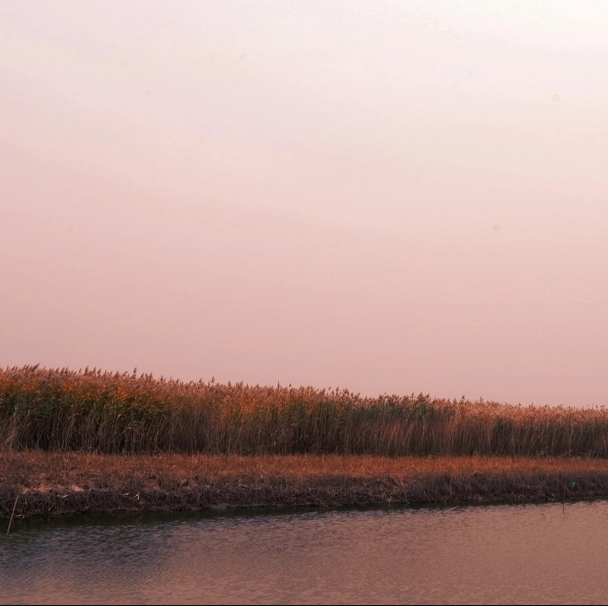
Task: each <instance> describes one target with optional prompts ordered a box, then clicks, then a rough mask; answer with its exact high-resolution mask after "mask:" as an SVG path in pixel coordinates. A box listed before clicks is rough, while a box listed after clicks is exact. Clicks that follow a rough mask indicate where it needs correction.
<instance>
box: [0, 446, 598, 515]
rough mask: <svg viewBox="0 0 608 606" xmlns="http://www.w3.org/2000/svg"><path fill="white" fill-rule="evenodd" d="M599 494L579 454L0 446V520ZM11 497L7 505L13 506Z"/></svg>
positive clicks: (593, 466)
mask: <svg viewBox="0 0 608 606" xmlns="http://www.w3.org/2000/svg"><path fill="white" fill-rule="evenodd" d="M606 497H608V461H606V460H601V459H582V458H574V457H572V458H525V457H427V458H416V457H398V458H384V457H372V456H335V455H332V456H307V455H294V456H250V457H241V456H235V455H228V456H211V455H173V454H162V455H154V456H152V455H99V454H86V453H48V452H43V451H30V452H18V451H0V517H1V518H4V519H8V518H10V516H11V513H12V510H13V507H15V516H16V517H29V516H35V515H60V514H74V513H106V512H108V513H109V512H138V511H172V510H173V511H179V510H196V509H205V508H228V507H251V506H259V507H262V506H265V507H272V506H285V507H299V506H302V507H310V506H313V507H342V506H383V505H393V504H432V503H441V504H453V505H456V504H466V503H496V502H505V503H525V502H540V501H559V502H561V501H562V500H571V499H588V498H606ZM15 502H16V506H15Z"/></svg>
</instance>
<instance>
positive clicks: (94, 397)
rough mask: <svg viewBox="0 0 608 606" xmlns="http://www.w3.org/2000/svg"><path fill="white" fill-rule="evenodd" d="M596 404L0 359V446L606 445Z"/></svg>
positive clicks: (328, 448) (408, 452)
mask: <svg viewBox="0 0 608 606" xmlns="http://www.w3.org/2000/svg"><path fill="white" fill-rule="evenodd" d="M607 436H608V410H607V409H605V408H583V409H578V408H572V407H568V408H566V407H549V406H543V407H535V406H527V407H523V406H521V405H520V406H511V405H507V404H499V403H495V402H484V401H483V400H480V401H476V402H471V401H468V400H465V399H461V400H444V399H434V398H431V397H429V396H428V395H423V394H420V395H418V396H416V395H413V394H412V395H409V396H396V395H386V394H385V395H381V396H379V397H377V398H364V397H361V396H359V395H357V394H352V393H350V392H349V391H348V390H346V389H345V390H339V389H335V390H324V389H314V388H312V387H298V388H294V387H291V386H289V387H282V386H277V387H263V386H259V385H256V386H250V385H244V384H242V383H238V384H230V383H229V384H227V385H222V384H216V383H214V382H213V381H211V382H202V381H200V382H190V383H184V382H181V381H177V380H173V379H169V380H167V379H164V378H160V379H155V378H153V377H152V376H151V375H141V376H137V374H136V373H135V372H134V373H133V374H128V373H125V374H120V373H108V372H102V371H100V370H97V369H93V370H89V369H85V370H83V371H78V372H74V371H71V370H68V369H61V370H59V369H58V370H52V369H43V368H39V367H38V366H26V367H22V368H16V367H15V368H6V369H0V449H12V450H23V449H44V450H50V451H90V452H99V453H158V452H173V453H186V454H193V453H209V454H238V455H263V454H280V455H286V454H299V453H310V454H343V455H344V454H365V455H380V456H419V455H443V456H453V455H456V456H460V455H482V456H485V455H500V456H504V455H509V456H584V457H603V458H604V457H608V441H607Z"/></svg>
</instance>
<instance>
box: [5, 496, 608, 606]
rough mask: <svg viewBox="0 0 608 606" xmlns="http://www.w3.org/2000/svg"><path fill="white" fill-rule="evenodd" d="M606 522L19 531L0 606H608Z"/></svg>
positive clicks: (569, 512)
mask: <svg viewBox="0 0 608 606" xmlns="http://www.w3.org/2000/svg"><path fill="white" fill-rule="evenodd" d="M607 521H608V503H605V502H594V503H578V504H573V505H567V506H566V507H565V508H563V507H562V505H561V504H560V505H528V506H521V507H513V506H500V507H475V508H462V509H418V510H412V509H391V510H373V511H331V512H320V511H308V512H304V513H289V512H288V513H281V514H277V513H276V512H273V513H272V514H266V515H242V514H239V515H224V516H217V515H216V516H209V515H206V516H203V515H200V514H198V515H192V514H190V515H173V516H163V517H160V518H159V517H158V516H155V517H150V516H148V517H138V518H120V519H116V518H103V519H94V518H85V519H83V518H78V519H77V520H68V521H66V520H60V521H56V522H52V523H46V524H44V525H41V524H40V523H31V522H28V523H20V524H19V525H18V526H17V527H16V528H15V533H14V534H13V535H12V536H11V538H10V540H6V539H5V538H3V540H1V541H0V587H1V594H0V601H2V603H48V604H50V603H166V604H170V603H175V604H177V603H180V604H182V603H201V602H207V603H235V602H236V603H265V604H284V603H345V602H347V603H479V604H482V603H502V604H505V603H560V604H563V603H605V602H607V601H608V580H607V578H606V574H605V568H606V565H605V562H606V555H607V552H608V525H607V524H606V522H607ZM83 522H84V523H83Z"/></svg>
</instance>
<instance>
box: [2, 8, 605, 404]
mask: <svg viewBox="0 0 608 606" xmlns="http://www.w3.org/2000/svg"><path fill="white" fill-rule="evenodd" d="M607 74H608V7H607V5H606V3H605V2H603V1H596V2H594V1H587V2H582V3H577V2H571V1H570V0H568V1H559V0H548V1H540V0H539V1H534V2H532V1H519V2H507V1H505V2H486V1H481V0H480V1H472V0H469V1H465V0H463V1H461V2H440V1H439V0H438V1H437V2H426V1H412V2H397V1H393V2H388V1H380V0H373V1H369V2H363V1H354V2H353V1H349V2H346V1H344V2H338V1H336V2H327V1H325V0H324V1H316V0H315V1H312V0H306V1H301V2H293V1H287V0H277V1H274V2H269V1H263V0H259V1H251V2H250V1H240V2H234V1H229V0H222V1H221V2H199V1H195V0H189V1H182V2H179V3H174V2H158V1H154V2H153V1H148V0H145V1H144V0H134V1H131V2H123V1H122V0H121V1H120V2H112V1H108V0H106V1H104V2H97V1H95V2H85V1H83V0H73V1H61V0H54V1H53V2H50V1H48V2H30V1H24V0H19V1H16V0H15V1H9V0H0V115H1V119H0V211H1V212H0V260H1V263H0V366H13V365H23V364H35V363H40V364H41V365H43V366H47V367H63V366H68V367H70V368H72V369H79V368H84V367H85V366H87V365H89V366H91V367H93V366H97V367H98V368H102V369H104V370H121V371H130V370H132V369H133V368H134V367H137V368H138V370H139V372H152V373H154V374H155V375H161V374H162V375H164V376H167V377H168V376H173V377H175V378H181V379H185V380H190V379H199V378H203V379H204V380H208V379H210V378H211V377H212V376H213V377H215V379H216V380H218V381H221V382H227V381H245V382H247V383H254V384H255V383H260V384H276V383H277V382H280V383H281V384H288V383H292V384H294V385H302V384H304V385H314V386H316V387H330V386H331V387H336V386H338V387H343V388H349V389H350V390H352V391H355V392H361V393H362V394H365V395H377V394H378V393H383V392H389V393H402V394H403V393H410V392H416V393H418V392H420V391H422V392H424V393H430V394H431V395H434V396H439V397H457V398H460V397H461V396H462V395H463V394H464V395H466V396H467V397H469V398H478V397H480V396H482V397H484V398H485V399H492V400H498V401H506V402H511V403H517V402H521V403H524V404H528V403H531V402H534V403H535V404H545V403H547V404H567V405H585V406H589V405H593V404H595V405H602V404H608V374H607V371H606V364H607V362H608V314H607V309H608V170H606V165H607V162H608V77H607Z"/></svg>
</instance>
